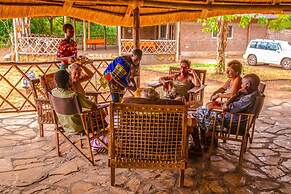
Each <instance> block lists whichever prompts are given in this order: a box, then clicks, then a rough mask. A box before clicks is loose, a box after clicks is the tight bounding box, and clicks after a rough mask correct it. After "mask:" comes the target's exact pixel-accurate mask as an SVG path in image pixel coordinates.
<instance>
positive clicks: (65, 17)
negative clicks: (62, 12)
mask: <svg viewBox="0 0 291 194" xmlns="http://www.w3.org/2000/svg"><path fill="white" fill-rule="evenodd" d="M66 23H67V16H64V24H66Z"/></svg>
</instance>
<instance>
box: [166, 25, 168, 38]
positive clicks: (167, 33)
mask: <svg viewBox="0 0 291 194" xmlns="http://www.w3.org/2000/svg"><path fill="white" fill-rule="evenodd" d="M166 40H169V24H167V25H166Z"/></svg>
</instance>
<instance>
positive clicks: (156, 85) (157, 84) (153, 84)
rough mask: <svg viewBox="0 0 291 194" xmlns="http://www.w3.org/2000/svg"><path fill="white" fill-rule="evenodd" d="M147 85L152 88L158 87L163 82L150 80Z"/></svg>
mask: <svg viewBox="0 0 291 194" xmlns="http://www.w3.org/2000/svg"><path fill="white" fill-rule="evenodd" d="M147 85H148V86H149V87H152V88H158V87H160V86H162V85H163V84H162V83H161V82H159V81H157V82H150V83H148V84H147Z"/></svg>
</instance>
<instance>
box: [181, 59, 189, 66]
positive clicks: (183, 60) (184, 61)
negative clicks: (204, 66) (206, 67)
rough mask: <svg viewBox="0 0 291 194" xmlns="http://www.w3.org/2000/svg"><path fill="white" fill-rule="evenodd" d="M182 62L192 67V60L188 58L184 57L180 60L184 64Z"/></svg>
mask: <svg viewBox="0 0 291 194" xmlns="http://www.w3.org/2000/svg"><path fill="white" fill-rule="evenodd" d="M182 63H186V64H187V65H188V66H189V67H190V65H191V61H190V60H188V59H182V60H181V61H180V64H182Z"/></svg>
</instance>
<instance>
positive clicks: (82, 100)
mask: <svg viewBox="0 0 291 194" xmlns="http://www.w3.org/2000/svg"><path fill="white" fill-rule="evenodd" d="M77 96H78V99H79V102H80V105H81V107H82V108H90V109H94V108H95V107H96V105H95V103H94V102H92V101H90V100H88V98H86V96H84V95H83V94H80V93H77Z"/></svg>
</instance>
